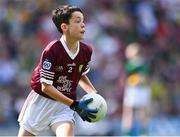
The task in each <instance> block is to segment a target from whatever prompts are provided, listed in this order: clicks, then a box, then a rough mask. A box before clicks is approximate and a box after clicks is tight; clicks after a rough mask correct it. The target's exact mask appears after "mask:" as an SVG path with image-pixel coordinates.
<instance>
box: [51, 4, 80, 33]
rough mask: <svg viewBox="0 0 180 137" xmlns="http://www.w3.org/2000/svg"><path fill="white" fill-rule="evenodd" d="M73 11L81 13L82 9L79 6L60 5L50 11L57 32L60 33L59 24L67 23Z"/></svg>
mask: <svg viewBox="0 0 180 137" xmlns="http://www.w3.org/2000/svg"><path fill="white" fill-rule="evenodd" d="M75 11H79V12H81V13H82V10H81V9H80V8H78V7H76V6H72V5H61V6H59V7H58V8H56V9H55V10H53V11H52V20H53V22H54V24H55V25H56V27H57V29H58V31H59V32H61V33H62V29H61V27H60V26H61V24H62V23H66V24H69V20H70V18H71V17H72V13H73V12H75Z"/></svg>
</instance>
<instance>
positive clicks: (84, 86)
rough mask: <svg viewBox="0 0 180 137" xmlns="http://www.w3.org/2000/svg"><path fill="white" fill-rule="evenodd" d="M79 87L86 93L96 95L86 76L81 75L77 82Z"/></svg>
mask: <svg viewBox="0 0 180 137" xmlns="http://www.w3.org/2000/svg"><path fill="white" fill-rule="evenodd" d="M79 85H80V86H81V88H82V89H83V90H84V91H86V92H87V93H96V92H97V91H96V89H95V87H94V86H93V85H92V83H91V81H90V80H89V78H88V77H87V76H86V75H82V76H81V79H80V81H79Z"/></svg>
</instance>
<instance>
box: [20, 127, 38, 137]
mask: <svg viewBox="0 0 180 137" xmlns="http://www.w3.org/2000/svg"><path fill="white" fill-rule="evenodd" d="M25 136H35V135H33V134H31V133H30V132H28V131H26V130H25V129H23V128H22V127H20V128H19V133H18V137H25Z"/></svg>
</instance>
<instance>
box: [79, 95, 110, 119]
mask: <svg viewBox="0 0 180 137" xmlns="http://www.w3.org/2000/svg"><path fill="white" fill-rule="evenodd" d="M89 98H93V101H92V102H90V103H89V104H88V107H89V108H90V109H97V110H98V112H97V113H95V115H96V118H94V119H93V118H91V122H97V121H99V120H102V119H103V118H104V117H105V116H106V113H107V103H106V101H105V99H104V98H103V97H102V96H101V95H99V94H86V95H84V96H83V97H82V98H81V100H84V99H89Z"/></svg>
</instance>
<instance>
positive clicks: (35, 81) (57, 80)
mask: <svg viewBox="0 0 180 137" xmlns="http://www.w3.org/2000/svg"><path fill="white" fill-rule="evenodd" d="M91 55H92V48H91V47H90V46H87V45H85V44H84V43H81V42H78V47H77V51H76V53H74V54H72V52H70V51H69V49H68V47H67V45H66V43H65V41H64V38H63V36H62V37H61V39H60V40H54V41H52V42H51V43H49V44H48V45H47V47H46V48H45V49H44V51H43V52H42V55H41V58H40V61H39V64H38V66H37V67H36V68H35V70H34V72H33V74H32V79H31V88H32V89H33V90H34V91H35V92H37V93H38V94H40V95H42V96H44V97H48V98H50V97H49V96H48V95H46V94H45V93H43V92H42V91H41V83H42V82H45V83H47V84H50V85H53V86H54V87H55V88H56V89H57V90H58V91H60V92H61V93H63V94H64V95H66V96H67V97H69V98H71V99H76V87H77V85H78V83H79V80H80V78H81V76H82V75H85V74H86V73H88V71H89V70H90V68H89V65H88V63H89V61H90V60H91Z"/></svg>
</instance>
